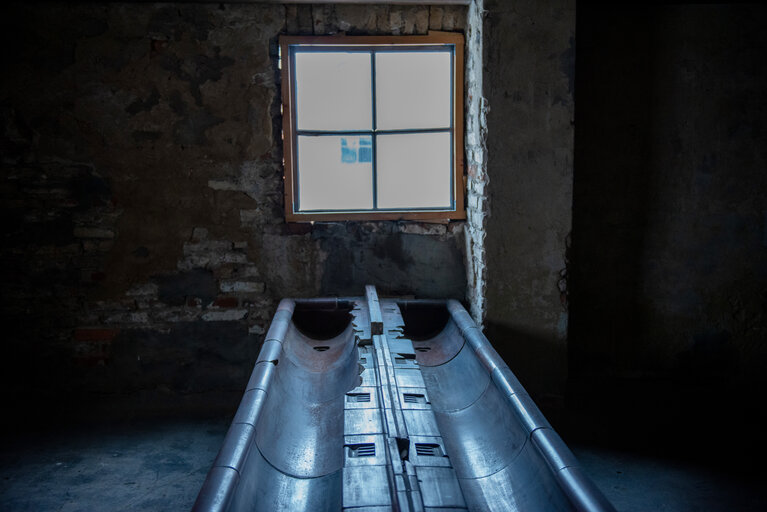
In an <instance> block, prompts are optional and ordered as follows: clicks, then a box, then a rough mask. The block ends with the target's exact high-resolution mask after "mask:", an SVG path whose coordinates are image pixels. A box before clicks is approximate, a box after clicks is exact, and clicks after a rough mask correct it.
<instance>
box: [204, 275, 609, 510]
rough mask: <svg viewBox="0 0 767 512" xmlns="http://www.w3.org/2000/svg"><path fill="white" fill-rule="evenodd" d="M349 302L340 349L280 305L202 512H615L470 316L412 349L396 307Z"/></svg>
mask: <svg viewBox="0 0 767 512" xmlns="http://www.w3.org/2000/svg"><path fill="white" fill-rule="evenodd" d="M333 301H335V302H333ZM344 301H345V302H344V304H345V305H346V306H345V307H351V306H352V305H353V306H354V307H353V309H352V313H351V316H352V318H351V319H350V323H349V325H348V326H347V328H346V329H345V330H344V332H343V333H342V334H340V335H339V336H337V337H335V338H332V339H329V340H314V339H311V338H309V337H307V336H306V335H304V334H302V333H301V332H300V331H298V329H297V328H296V327H295V326H294V325H293V324H292V322H291V320H290V318H291V314H292V311H293V306H294V302H293V301H283V302H282V303H281V304H280V306H279V308H278V312H277V314H276V315H275V319H274V321H273V322H272V327H271V328H270V331H269V332H270V334H271V336H274V339H267V341H266V342H265V343H264V346H263V347H262V350H261V353H260V354H259V357H258V362H257V364H256V365H255V367H254V370H253V373H252V375H251V378H250V380H249V382H248V385H247V388H246V391H245V393H244V394H243V398H242V401H241V403H240V407H239V408H238V410H237V414H236V415H235V417H234V421H233V423H232V426H231V428H230V430H229V433H228V434H227V436H226V439H225V441H224V443H223V446H222V448H221V451H220V453H219V455H218V457H217V459H216V461H215V462H214V467H213V468H212V469H211V471H210V473H209V474H208V477H207V479H206V481H205V483H204V484H203V487H202V489H201V491H200V494H199V496H198V500H197V502H196V504H195V510H199V511H221V512H223V511H237V512H239V511H245V510H248V511H251V510H289V511H293V510H295V511H307V512H308V511H324V510H327V511H330V510H334V511H337V510H341V509H342V508H343V509H344V510H356V511H359V512H363V511H370V512H373V511H383V510H393V509H397V510H401V511H434V512H436V511H438V510H452V511H456V510H475V511H477V510H481V511H485V510H488V511H496V510H497V511H507V510H511V511H514V510H587V511H594V512H597V511H610V510H613V508H612V506H611V505H610V503H609V502H608V501H607V500H606V499H605V498H604V496H603V495H602V494H601V493H600V492H599V490H598V489H597V488H596V487H595V486H594V484H593V483H592V482H591V481H590V480H589V479H588V477H587V476H586V475H585V474H584V473H583V470H582V469H581V468H579V467H578V466H577V460H576V459H575V457H574V456H573V454H572V452H570V450H569V449H568V448H567V446H566V445H565V443H564V442H563V441H562V439H561V438H560V437H559V435H557V433H556V432H555V431H554V430H553V429H552V428H551V425H549V423H548V422H547V421H546V418H545V417H544V416H543V414H542V413H541V411H540V410H539V409H538V407H537V406H536V405H535V403H534V402H533V401H532V399H531V398H530V396H529V395H528V394H527V392H526V391H525V389H524V387H523V386H522V384H521V383H520V382H519V380H518V379H517V378H516V377H515V376H514V374H513V372H512V371H511V369H509V368H508V367H507V366H506V364H505V363H504V362H503V361H502V360H501V359H500V357H499V356H498V354H497V353H496V352H495V350H493V348H492V346H491V345H490V342H489V341H488V340H487V338H485V337H484V335H483V334H482V333H481V332H480V331H479V330H478V329H477V328H476V326H475V325H474V323H473V321H472V320H471V317H470V316H469V315H468V313H467V312H466V311H465V310H464V309H463V307H462V306H461V305H460V304H459V303H457V302H455V301H447V302H446V303H444V304H445V307H446V308H447V309H448V310H449V312H450V319H449V320H448V322H447V325H446V326H445V327H444V328H443V329H442V332H440V333H439V334H438V335H436V336H435V337H433V338H432V339H429V340H418V341H417V342H415V343H413V342H411V341H410V340H409V339H408V338H407V334H406V333H407V332H408V331H407V326H406V325H404V322H403V319H402V316H401V314H400V312H399V307H398V306H397V303H396V302H395V301H392V300H379V299H378V297H377V294H376V293H375V290H371V289H369V290H368V293H367V296H366V297H365V298H359V299H344ZM427 304H428V305H429V307H431V308H434V307H440V306H441V304H443V303H440V302H434V301H428V303H427ZM417 305H418V301H408V302H407V307H408V308H417V307H418V306H417ZM314 306H316V307H317V308H318V309H320V310H323V311H325V310H332V309H333V308H334V307H338V301H337V300H335V299H321V300H311V299H309V300H303V301H302V302H301V303H300V307H301V308H311V307H314ZM408 314H412V311H409V313H408ZM370 318H381V326H380V332H381V333H382V334H376V335H372V334H371V332H374V330H373V329H372V328H371V323H370ZM375 330H379V329H378V328H376V329H375ZM383 333H385V334H383ZM366 336H367V338H365V337H366ZM267 338H269V336H267ZM358 342H359V344H360V345H361V346H360V347H359V348H358V346H357V343H358ZM318 348H319V350H318ZM271 361H277V363H273V362H271Z"/></svg>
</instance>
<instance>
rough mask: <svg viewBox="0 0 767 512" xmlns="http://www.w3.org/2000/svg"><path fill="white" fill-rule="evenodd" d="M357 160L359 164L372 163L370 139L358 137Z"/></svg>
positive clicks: (371, 143) (371, 139)
mask: <svg viewBox="0 0 767 512" xmlns="http://www.w3.org/2000/svg"><path fill="white" fill-rule="evenodd" d="M359 160H360V163H363V162H372V161H373V138H372V137H360V150H359Z"/></svg>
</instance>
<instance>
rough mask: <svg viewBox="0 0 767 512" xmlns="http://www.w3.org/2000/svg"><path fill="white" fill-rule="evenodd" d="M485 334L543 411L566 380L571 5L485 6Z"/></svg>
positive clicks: (554, 403)
mask: <svg viewBox="0 0 767 512" xmlns="http://www.w3.org/2000/svg"><path fill="white" fill-rule="evenodd" d="M485 8H486V10H487V11H488V13H487V18H486V25H485V52H486V56H485V94H486V96H487V99H488V105H489V112H488V116H487V123H488V140H487V146H488V170H487V173H488V177H489V186H488V189H489V200H490V216H489V218H488V220H487V238H486V251H487V316H486V334H487V336H488V337H489V339H490V340H491V341H492V342H493V344H494V346H495V347H496V349H497V350H498V352H499V353H500V354H501V355H502V356H503V357H504V359H505V360H506V362H507V363H508V364H509V366H510V367H511V368H512V370H513V371H514V372H515V373H516V374H517V375H518V376H519V378H520V380H521V381H522V382H523V383H524V385H525V386H526V387H527V388H528V390H529V391H530V392H531V393H532V394H533V395H534V396H535V397H536V399H537V401H538V403H539V405H540V406H541V407H542V408H543V409H544V412H548V413H552V414H554V413H556V411H557V410H559V409H561V405H562V397H563V396H564V384H565V379H566V376H567V320H568V318H567V304H566V295H565V290H564V289H563V288H562V287H563V284H562V283H561V281H562V278H563V276H564V274H565V269H566V265H567V261H566V251H567V243H568V242H567V240H568V234H569V232H570V224H571V205H572V183H573V79H574V52H575V40H574V37H575V2H573V1H566V0H547V1H521V2H501V1H487V2H485Z"/></svg>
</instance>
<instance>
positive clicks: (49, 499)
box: [0, 419, 767, 512]
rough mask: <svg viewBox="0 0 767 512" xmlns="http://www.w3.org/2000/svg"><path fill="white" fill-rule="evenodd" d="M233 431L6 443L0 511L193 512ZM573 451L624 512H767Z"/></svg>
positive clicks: (183, 427)
mask: <svg viewBox="0 0 767 512" xmlns="http://www.w3.org/2000/svg"><path fill="white" fill-rule="evenodd" d="M227 427H228V422H227V421H226V420H223V419H220V420H204V421H203V420H198V421H183V422H172V421H156V422H134V423H130V424H121V425H118V426H110V425H99V426H89V427H80V428H78V429H67V430H62V431H60V432H47V433H44V434H33V433H30V434H27V435H24V436H22V437H18V436H14V437H13V438H11V437H8V436H6V437H5V438H4V439H3V441H2V446H1V447H0V511H35V512H38V511H53V510H56V511H65V512H75V511H95V510H99V511H102V510H153V511H154V510H157V511H162V510H173V511H176V510H189V509H190V508H191V506H192V504H193V503H194V499H195V497H196V495H197V491H198V490H199V488H200V485H201V484H202V481H203V480H204V478H205V474H206V472H207V470H208V467H209V466H210V464H211V462H212V461H213V459H214V457H215V456H216V453H217V452H218V449H219V447H220V445H221V442H222V440H223V437H224V435H225V434H226V430H227ZM571 448H572V449H573V451H574V452H575V454H576V455H577V456H578V458H579V460H580V462H581V464H582V465H583V466H584V467H585V468H586V470H587V471H588V473H589V474H590V475H591V477H592V478H593V479H594V481H595V482H596V483H597V485H598V486H599V487H600V488H601V489H602V491H603V492H604V493H605V494H606V495H607V497H608V498H609V499H610V500H611V501H612V502H613V504H614V505H615V506H616V508H618V510H622V511H625V512H630V511H643V512H645V511H653V510H657V511H763V510H767V499H765V494H764V489H762V488H760V486H759V482H758V481H750V482H746V481H742V480H740V479H737V478H733V477H731V476H728V475H726V474H723V473H721V472H717V471H713V470H707V469H702V468H699V467H695V466H690V465H685V464H683V463H678V462H668V461H663V460H659V459H656V458H647V457H642V456H637V455H629V454H626V453H621V452H615V451H609V450H604V449H597V448H593V447H588V446H571Z"/></svg>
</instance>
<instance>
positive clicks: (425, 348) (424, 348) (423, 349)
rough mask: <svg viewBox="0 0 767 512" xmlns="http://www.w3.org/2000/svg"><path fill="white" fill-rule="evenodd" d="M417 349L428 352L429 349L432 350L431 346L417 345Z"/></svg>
mask: <svg viewBox="0 0 767 512" xmlns="http://www.w3.org/2000/svg"><path fill="white" fill-rule="evenodd" d="M415 349H416V350H417V351H418V352H428V351H429V350H431V347H415Z"/></svg>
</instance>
